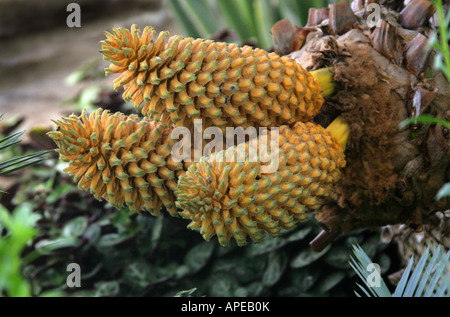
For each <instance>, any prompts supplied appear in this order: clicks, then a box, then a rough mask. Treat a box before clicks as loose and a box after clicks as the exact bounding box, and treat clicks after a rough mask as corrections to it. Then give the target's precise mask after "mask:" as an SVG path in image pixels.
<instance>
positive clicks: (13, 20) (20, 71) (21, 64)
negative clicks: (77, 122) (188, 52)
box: [0, 0, 179, 129]
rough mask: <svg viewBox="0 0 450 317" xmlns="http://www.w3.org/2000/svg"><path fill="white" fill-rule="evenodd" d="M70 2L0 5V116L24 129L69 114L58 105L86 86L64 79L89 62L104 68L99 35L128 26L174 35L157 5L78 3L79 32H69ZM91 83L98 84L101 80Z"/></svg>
mask: <svg viewBox="0 0 450 317" xmlns="http://www.w3.org/2000/svg"><path fill="white" fill-rule="evenodd" d="M71 2H73V1H66V0H43V1H27V0H1V1H0V48H1V49H0V111H1V112H2V113H4V114H5V117H8V118H11V117H17V116H23V120H24V121H23V124H22V126H23V127H24V128H26V129H28V128H30V127H32V126H35V125H49V124H50V123H51V122H50V119H57V118H58V117H60V116H61V114H62V113H63V112H67V111H70V109H68V108H67V107H64V101H65V100H67V99H69V98H70V97H72V96H74V95H76V94H77V93H79V92H80V91H81V90H82V89H83V88H84V87H85V86H86V85H89V83H86V82H83V83H80V85H76V83H77V82H76V80H72V81H70V78H68V77H69V75H70V74H72V73H73V72H75V71H76V70H78V69H79V68H80V67H82V66H84V65H86V64H89V62H91V64H90V65H91V66H90V68H92V67H96V69H97V70H101V69H102V68H105V67H106V66H107V64H106V63H103V62H102V57H101V54H100V53H99V50H100V44H99V43H98V42H99V41H101V40H102V39H103V38H104V35H103V32H104V31H107V30H109V31H110V30H111V29H112V27H113V26H123V27H130V25H131V24H133V23H136V24H138V25H139V26H140V27H141V26H145V25H152V26H154V27H155V28H156V30H157V31H160V30H170V31H171V32H178V31H179V29H178V28H177V26H176V25H175V23H174V21H173V17H172V15H171V14H170V12H169V11H168V10H167V8H166V4H165V3H164V1H162V0H145V1H144V0H131V1H124V0H80V1H77V2H76V3H78V4H79V5H80V7H81V27H80V28H77V27H73V28H69V27H68V26H67V24H66V19H67V16H68V15H69V14H70V13H71V12H67V11H66V8H67V5H68V4H69V3H71ZM103 77H104V76H103ZM96 79H99V82H98V83H99V84H102V82H101V79H104V78H100V76H99V78H96ZM110 81H111V79H110V78H107V79H105V81H104V82H105V84H106V85H108V86H109V84H108V83H110Z"/></svg>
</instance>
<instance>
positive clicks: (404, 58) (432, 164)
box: [272, 0, 450, 248]
mask: <svg viewBox="0 0 450 317" xmlns="http://www.w3.org/2000/svg"><path fill="white" fill-rule="evenodd" d="M364 2H365V3H364ZM368 3H378V4H379V8H380V9H381V11H380V16H381V20H380V21H379V22H378V24H377V25H376V27H372V28H370V27H369V26H368V23H367V22H368V21H369V22H370V21H371V20H370V19H371V16H370V12H368V11H367V4H368ZM434 13H435V9H434V7H433V6H432V5H431V3H430V2H429V1H421V0H414V1H410V2H409V4H407V5H406V7H405V6H404V5H403V3H402V1H383V0H379V1H354V2H353V4H352V6H351V7H350V5H349V4H348V3H347V2H346V1H344V2H340V3H337V4H333V5H330V6H329V8H326V9H311V10H310V16H309V23H308V26H307V27H305V28H297V27H294V26H292V25H290V23H289V22H287V21H285V20H283V21H280V22H278V23H277V24H276V25H275V26H274V28H273V30H272V35H273V36H274V43H275V49H276V50H277V51H278V52H279V53H282V54H289V55H290V56H291V57H292V58H294V59H295V60H296V61H297V62H298V63H300V64H301V65H302V66H303V67H304V68H306V69H307V70H312V69H316V68H321V67H329V66H333V67H334V68H335V72H334V79H335V81H336V83H337V84H338V87H340V89H339V88H338V89H337V91H338V92H337V93H336V94H335V95H334V96H332V97H329V98H327V100H326V103H325V105H324V106H323V107H322V109H321V111H320V112H319V114H318V115H317V116H316V117H315V119H314V120H315V121H316V122H317V123H319V124H321V125H323V126H326V125H328V124H329V123H330V122H331V121H332V120H333V119H334V118H335V117H337V116H339V115H340V116H342V117H343V118H344V119H345V120H346V121H347V122H348V123H349V124H350V128H351V134H350V138H349V141H348V144H347V149H346V159H347V166H346V167H345V169H344V171H343V176H342V179H341V181H340V183H339V184H338V185H337V186H336V191H335V194H334V195H333V196H332V197H330V198H329V199H328V200H327V201H326V202H325V204H324V206H323V208H321V209H320V210H319V211H318V212H317V213H316V218H317V220H318V221H319V223H320V225H321V226H322V227H323V229H324V230H325V232H326V234H325V235H324V237H325V240H326V238H327V236H329V235H330V233H339V232H346V231H350V230H353V229H356V228H362V227H378V226H384V225H388V224H406V225H407V226H408V227H410V228H412V229H414V230H421V229H422V226H423V225H427V224H433V223H435V222H436V221H435V220H436V218H435V214H436V213H437V212H439V211H441V212H444V211H445V210H447V209H449V207H450V200H449V199H448V198H442V199H440V200H436V199H435V196H436V193H437V192H438V190H439V189H440V188H441V187H442V186H443V184H444V183H445V182H447V181H449V179H450V169H449V162H450V150H449V148H450V147H449V144H450V141H449V140H450V138H449V132H448V131H447V130H446V129H444V128H443V127H442V126H440V125H430V124H426V125H412V126H408V127H405V128H399V124H400V123H401V122H402V121H403V120H405V119H407V118H408V117H411V116H414V115H419V114H424V113H425V114H429V115H433V116H435V117H438V118H442V119H445V120H447V121H448V120H449V119H450V89H449V83H448V81H447V79H446V78H445V76H444V75H443V74H442V73H441V72H436V71H433V72H432V74H431V75H430V72H429V71H430V64H431V62H432V60H433V55H434V54H435V53H434V52H430V51H427V50H425V49H424V48H425V46H426V43H427V38H428V37H429V36H430V35H431V33H432V32H433V27H434V26H435V19H433V15H434ZM303 39H304V40H305V41H304V43H303V46H302V48H301V49H300V50H294V49H295V48H296V47H298V46H299V44H298V43H299V42H301V41H302V40H303ZM447 220H448V219H444V221H447ZM320 240H321V239H318V242H317V245H316V246H315V247H316V248H320V247H321V244H322V242H323V241H320Z"/></svg>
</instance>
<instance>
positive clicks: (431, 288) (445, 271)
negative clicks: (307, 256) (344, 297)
mask: <svg viewBox="0 0 450 317" xmlns="http://www.w3.org/2000/svg"><path fill="white" fill-rule="evenodd" d="M353 252H354V254H355V257H356V259H355V258H353V257H351V261H350V265H351V267H352V268H353V269H354V270H355V272H356V273H357V274H358V276H359V277H360V278H361V280H362V281H363V282H364V284H365V286H362V285H360V284H357V285H358V287H359V288H360V289H361V290H362V291H363V293H364V294H365V295H366V296H368V297H448V296H449V289H450V276H449V266H450V262H449V257H450V251H448V252H447V253H446V254H443V253H441V247H440V246H439V247H437V248H436V249H435V250H431V249H430V248H427V249H426V250H425V252H424V253H423V254H422V256H421V257H420V260H419V261H418V262H417V264H416V265H415V267H414V268H413V266H414V257H411V259H410V260H409V263H408V266H407V267H406V269H405V271H404V272H403V274H402V277H401V279H400V282H399V283H398V284H397V287H396V288H395V291H394V293H391V291H390V290H389V288H388V287H387V286H386V283H385V282H384V281H383V279H382V278H381V277H380V281H379V284H378V285H373V284H374V283H373V280H372V279H371V274H373V270H368V267H370V265H373V262H372V260H370V258H369V257H368V256H367V254H366V253H365V252H364V250H363V249H362V248H361V247H360V246H359V245H354V246H353ZM355 293H356V295H357V296H358V297H361V294H359V293H358V292H356V291H355Z"/></svg>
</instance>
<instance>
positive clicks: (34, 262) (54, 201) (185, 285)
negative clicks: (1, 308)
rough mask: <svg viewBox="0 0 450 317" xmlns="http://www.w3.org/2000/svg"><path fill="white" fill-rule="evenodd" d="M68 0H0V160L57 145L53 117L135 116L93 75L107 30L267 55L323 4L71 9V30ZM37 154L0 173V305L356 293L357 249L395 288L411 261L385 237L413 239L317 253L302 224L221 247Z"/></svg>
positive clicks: (371, 237)
mask: <svg viewBox="0 0 450 317" xmlns="http://www.w3.org/2000/svg"><path fill="white" fill-rule="evenodd" d="M71 2H72V1H66V0H39V1H29V0H0V114H3V117H2V120H1V121H0V137H3V138H4V137H7V136H8V135H12V134H13V135H14V138H13V139H10V141H11V140H13V141H14V142H9V145H14V146H8V148H6V147H2V145H4V143H3V144H2V140H0V151H2V152H1V153H0V162H4V161H7V160H9V159H14V158H15V157H18V156H20V155H33V154H30V153H35V152H36V151H46V150H52V149H54V148H55V145H54V143H53V142H52V141H51V140H50V139H49V138H48V137H47V136H46V133H47V132H48V131H51V130H53V129H54V128H55V126H54V124H53V123H52V122H51V120H55V119H59V118H60V117H61V116H65V115H69V114H71V113H79V112H80V111H81V110H82V109H84V108H86V109H88V110H93V109H97V108H98V107H102V108H105V109H110V110H111V111H113V112H115V111H121V112H124V113H126V114H128V113H135V111H134V109H133V107H132V106H131V105H130V104H127V103H125V102H123V100H122V98H121V92H120V91H118V92H115V91H113V90H112V81H113V77H105V75H104V68H105V67H107V66H108V64H107V63H106V62H105V61H103V59H102V56H101V54H100V53H99V50H100V44H99V41H101V40H103V39H104V34H103V32H104V31H111V30H112V28H113V27H126V28H129V27H130V26H131V25H132V24H137V26H138V28H140V29H141V30H142V29H143V28H144V27H145V26H147V25H148V26H153V27H154V28H155V29H156V32H160V31H163V30H168V31H170V33H171V34H181V35H185V36H192V37H202V38H211V39H215V40H221V41H232V42H236V43H239V44H244V43H245V44H249V45H253V46H257V47H261V48H264V49H266V50H271V49H272V45H273V44H272V38H271V35H270V29H271V27H272V25H273V24H274V23H275V22H277V21H279V20H280V19H283V18H289V19H290V20H291V22H292V23H293V24H295V25H297V26H304V25H306V22H307V17H308V9H309V8H310V7H315V8H321V7H326V6H327V5H328V3H329V2H330V3H331V2H334V1H326V0H316V1H314V0H305V1H303V0H302V1H300V0H299V1H283V0H272V1H271V0H254V1H240V0H217V1H213V0H192V1H185V0H171V1H168V0H78V1H76V3H78V4H79V5H80V6H81V27H79V28H77V27H73V28H70V27H68V26H67V24H66V19H67V16H68V15H69V14H70V13H71V12H67V11H66V8H67V5H68V4H69V3H71ZM24 130H25V131H26V132H25V133H24V134H20V131H24ZM19 137H20V139H21V140H22V142H21V143H17V142H18V141H19ZM3 140H4V139H3ZM45 154H46V159H45V160H43V161H41V160H39V164H35V165H33V166H28V167H27V168H25V169H21V170H20V171H17V172H16V173H14V174H11V175H9V176H6V175H2V173H1V168H2V166H1V165H0V189H1V191H0V232H3V237H2V238H0V277H5V276H6V278H4V279H3V280H2V279H1V278H0V296H2V295H10V296H30V295H32V296H46V295H47V296H117V295H121V296H175V295H178V296H190V295H193V296H204V295H206V296H354V289H355V285H356V284H355V283H356V281H357V280H358V278H357V275H356V273H355V271H354V270H353V269H352V268H351V266H350V265H349V256H350V255H351V254H352V246H353V245H354V244H355V243H358V244H359V245H361V246H362V247H363V249H364V250H365V252H367V254H368V255H369V256H370V258H371V259H373V260H374V261H376V262H377V263H379V264H380V266H381V269H382V274H383V276H384V277H390V279H389V281H392V283H391V284H389V285H388V286H389V287H390V288H391V289H392V288H393V287H394V286H395V284H396V282H397V281H398V279H399V276H400V275H399V273H401V270H402V269H403V267H404V265H405V258H408V257H409V254H407V255H404V254H401V253H400V252H399V248H398V245H397V242H396V239H397V238H398V239H400V240H404V241H409V242H408V243H411V244H414V243H415V242H416V240H417V239H420V237H419V238H417V237H416V236H414V235H412V236H411V235H408V236H405V237H404V236H402V235H403V234H404V232H403V231H402V230H397V229H398V228H383V229H381V228H380V229H379V230H374V231H371V230H366V229H363V230H358V231H355V232H351V233H348V234H345V235H342V236H340V237H339V238H338V239H337V240H336V241H335V242H333V243H332V244H331V245H330V246H329V247H327V248H325V249H324V250H323V251H322V252H319V253H315V252H313V251H312V250H311V249H310V247H309V242H310V241H311V240H312V239H313V238H314V237H315V236H316V235H317V234H318V233H319V232H320V229H319V227H318V225H317V224H316V223H315V221H314V219H311V220H310V221H308V222H306V223H304V224H301V225H299V226H298V227H296V229H294V230H293V231H291V232H287V233H285V234H283V235H282V236H281V237H278V238H275V239H267V241H265V242H263V243H260V244H249V245H248V246H246V247H242V248H238V247H237V246H236V245H232V246H231V247H228V248H222V247H220V246H219V245H218V243H217V242H216V241H215V240H214V241H211V242H209V243H206V242H204V241H203V239H202V238H201V236H200V235H199V234H198V233H196V232H192V231H189V230H187V229H186V224H187V222H186V221H183V220H182V219H175V218H172V217H167V216H164V212H163V215H162V216H161V217H158V218H156V217H150V216H148V215H145V214H143V215H136V214H131V213H130V211H129V210H127V209H124V210H120V211H117V210H115V209H114V208H113V207H112V206H111V205H109V204H107V203H105V202H99V201H96V200H95V199H94V198H93V197H92V196H91V195H90V194H89V193H85V192H81V191H80V190H78V188H77V186H76V184H75V183H74V182H73V180H72V179H71V178H70V177H68V176H67V175H66V174H65V173H64V172H63V169H64V167H65V165H64V164H62V163H61V162H60V161H59V160H58V155H57V153H54V152H53V151H51V152H46V153H45ZM2 222H3V225H4V226H3V225H2ZM5 228H6V230H5ZM17 228H20V230H19V229H17ZM16 229H17V230H16ZM2 230H3V231H2ZM5 232H10V235H6V234H5ZM5 237H6V238H5ZM4 238H5V239H4ZM398 239H397V240H398ZM11 259H13V260H11ZM69 263H78V264H80V266H81V268H82V282H81V283H82V287H81V288H70V287H68V286H67V284H66V278H67V274H68V273H67V270H66V267H67V265H68V264H69ZM2 283H3V284H2ZM389 283H390V282H389Z"/></svg>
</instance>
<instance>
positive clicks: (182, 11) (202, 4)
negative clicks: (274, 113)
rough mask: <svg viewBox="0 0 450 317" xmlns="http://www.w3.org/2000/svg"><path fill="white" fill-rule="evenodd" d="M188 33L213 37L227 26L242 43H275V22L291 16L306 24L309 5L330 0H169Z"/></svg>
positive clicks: (317, 5)
mask: <svg viewBox="0 0 450 317" xmlns="http://www.w3.org/2000/svg"><path fill="white" fill-rule="evenodd" d="M166 3H167V5H168V6H169V7H170V8H171V10H172V12H173V13H174V15H175V16H176V19H177V22H178V23H179V24H180V25H181V26H182V27H183V29H184V31H185V32H186V34H187V35H188V36H192V37H201V38H211V37H213V36H214V35H215V34H216V33H218V32H219V31H221V30H223V29H229V30H232V31H234V32H235V33H236V34H237V36H238V37H239V41H240V42H241V43H244V42H255V44H256V46H258V47H260V48H262V49H268V48H269V47H271V45H272V37H271V35H270V30H271V28H272V26H273V24H274V23H275V22H277V21H279V20H281V19H284V18H289V19H290V20H291V22H292V23H293V24H295V25H298V26H301V25H305V24H306V22H307V19H308V10H309V8H322V7H326V6H327V4H328V1H326V0H306V1H305V0H291V1H285V0H217V1H212V0H170V1H166Z"/></svg>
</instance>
